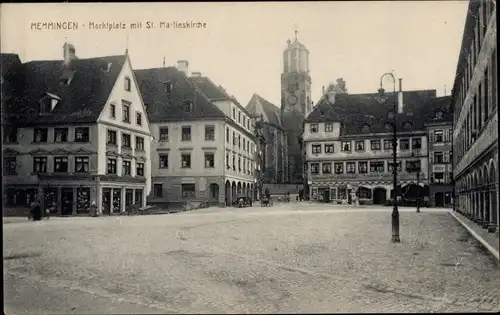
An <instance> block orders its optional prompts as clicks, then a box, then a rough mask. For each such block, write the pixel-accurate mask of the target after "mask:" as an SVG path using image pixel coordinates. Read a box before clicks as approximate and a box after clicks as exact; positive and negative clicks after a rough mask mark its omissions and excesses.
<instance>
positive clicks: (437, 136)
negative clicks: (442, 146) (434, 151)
mask: <svg viewBox="0 0 500 315" xmlns="http://www.w3.org/2000/svg"><path fill="white" fill-rule="evenodd" d="M434 142H436V143H441V142H443V130H434Z"/></svg>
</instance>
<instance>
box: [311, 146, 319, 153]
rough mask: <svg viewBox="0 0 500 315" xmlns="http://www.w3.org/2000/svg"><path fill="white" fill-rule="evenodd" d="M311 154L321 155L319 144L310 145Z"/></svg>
mask: <svg viewBox="0 0 500 315" xmlns="http://www.w3.org/2000/svg"><path fill="white" fill-rule="evenodd" d="M312 153H313V154H318V153H321V144H313V145H312Z"/></svg>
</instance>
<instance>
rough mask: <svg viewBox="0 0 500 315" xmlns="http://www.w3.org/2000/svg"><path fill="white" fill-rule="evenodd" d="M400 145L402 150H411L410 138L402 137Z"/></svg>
mask: <svg viewBox="0 0 500 315" xmlns="http://www.w3.org/2000/svg"><path fill="white" fill-rule="evenodd" d="M399 147H400V149H401V150H410V139H400V140H399Z"/></svg>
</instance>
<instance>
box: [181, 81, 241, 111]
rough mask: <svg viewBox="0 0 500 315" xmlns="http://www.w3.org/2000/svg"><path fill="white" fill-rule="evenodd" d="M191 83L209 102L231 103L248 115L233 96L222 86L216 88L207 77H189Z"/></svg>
mask: <svg viewBox="0 0 500 315" xmlns="http://www.w3.org/2000/svg"><path fill="white" fill-rule="evenodd" d="M189 79H190V80H191V82H193V83H194V84H195V85H196V86H197V87H198V88H199V89H200V90H201V91H202V92H203V93H204V94H205V95H206V96H207V97H208V98H209V99H210V100H211V101H223V100H228V101H232V102H233V103H234V104H235V105H236V106H237V107H238V108H239V109H240V110H242V111H243V112H244V113H246V114H247V115H250V113H249V112H248V111H247V110H246V109H245V107H243V106H242V105H241V104H240V103H239V102H238V101H237V100H236V98H235V97H234V96H231V95H229V94H228V93H226V91H225V90H224V88H223V87H222V86H217V84H215V83H214V82H213V81H212V80H210V78H208V77H190V78H189Z"/></svg>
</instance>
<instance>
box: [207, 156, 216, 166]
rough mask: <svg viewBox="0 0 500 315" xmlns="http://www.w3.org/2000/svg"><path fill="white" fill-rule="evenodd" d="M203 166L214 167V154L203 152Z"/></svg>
mask: <svg viewBox="0 0 500 315" xmlns="http://www.w3.org/2000/svg"><path fill="white" fill-rule="evenodd" d="M205 167H206V168H213V167H215V155H214V154H213V153H205Z"/></svg>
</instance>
